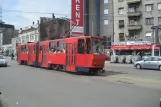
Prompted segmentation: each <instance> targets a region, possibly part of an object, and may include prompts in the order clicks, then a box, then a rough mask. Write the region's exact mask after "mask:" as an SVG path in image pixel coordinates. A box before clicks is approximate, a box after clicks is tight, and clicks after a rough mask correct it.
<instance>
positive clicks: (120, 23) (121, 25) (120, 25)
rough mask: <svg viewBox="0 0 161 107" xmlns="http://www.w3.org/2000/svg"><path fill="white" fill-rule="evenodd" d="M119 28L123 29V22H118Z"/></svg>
mask: <svg viewBox="0 0 161 107" xmlns="http://www.w3.org/2000/svg"><path fill="white" fill-rule="evenodd" d="M119 27H120V28H122V27H124V20H119Z"/></svg>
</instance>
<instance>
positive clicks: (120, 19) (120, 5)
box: [113, 0, 161, 42]
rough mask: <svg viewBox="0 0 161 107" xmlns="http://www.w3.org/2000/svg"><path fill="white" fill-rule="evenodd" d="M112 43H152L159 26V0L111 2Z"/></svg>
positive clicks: (119, 0) (160, 8)
mask: <svg viewBox="0 0 161 107" xmlns="http://www.w3.org/2000/svg"><path fill="white" fill-rule="evenodd" d="M113 7H114V12H113V15H114V41H116V42H118V41H153V40H154V36H153V35H154V33H153V30H152V29H151V27H152V26H155V25H159V24H161V1H160V0H113Z"/></svg>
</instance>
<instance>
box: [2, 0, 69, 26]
mask: <svg viewBox="0 0 161 107" xmlns="http://www.w3.org/2000/svg"><path fill="white" fill-rule="evenodd" d="M0 3H1V4H2V7H3V21H4V22H5V23H7V24H13V25H15V28H16V29H19V28H24V27H25V26H29V25H30V24H32V22H33V21H37V20H38V19H39V17H45V16H46V17H51V14H40V13H55V16H56V17H66V16H67V17H70V14H71V13H70V11H71V0H0ZM17 11H18V12H17ZM19 11H23V12H19ZM26 12H40V13H26Z"/></svg>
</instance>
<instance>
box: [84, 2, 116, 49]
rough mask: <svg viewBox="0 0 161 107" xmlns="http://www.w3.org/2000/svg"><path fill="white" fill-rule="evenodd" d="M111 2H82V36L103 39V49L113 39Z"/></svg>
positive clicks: (107, 46) (108, 46) (108, 45)
mask: <svg viewBox="0 0 161 107" xmlns="http://www.w3.org/2000/svg"><path fill="white" fill-rule="evenodd" d="M113 25H114V24H113V0H84V34H85V35H91V36H103V37H105V44H106V45H105V48H106V49H108V48H110V43H111V42H112V41H113V40H114V39H113V34H114V33H113V28H114V26H113Z"/></svg>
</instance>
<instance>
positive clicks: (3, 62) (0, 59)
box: [0, 55, 8, 67]
mask: <svg viewBox="0 0 161 107" xmlns="http://www.w3.org/2000/svg"><path fill="white" fill-rule="evenodd" d="M7 64H8V63H7V59H6V58H5V57H4V56H2V55H0V66H5V67H7Z"/></svg>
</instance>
